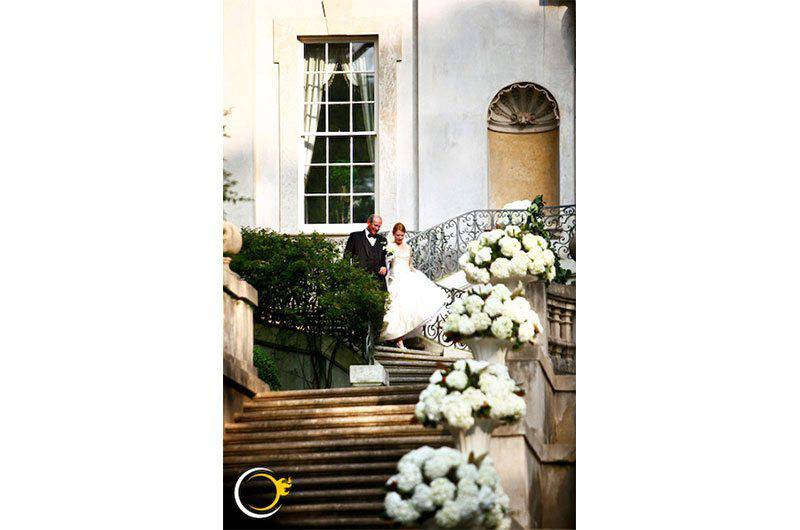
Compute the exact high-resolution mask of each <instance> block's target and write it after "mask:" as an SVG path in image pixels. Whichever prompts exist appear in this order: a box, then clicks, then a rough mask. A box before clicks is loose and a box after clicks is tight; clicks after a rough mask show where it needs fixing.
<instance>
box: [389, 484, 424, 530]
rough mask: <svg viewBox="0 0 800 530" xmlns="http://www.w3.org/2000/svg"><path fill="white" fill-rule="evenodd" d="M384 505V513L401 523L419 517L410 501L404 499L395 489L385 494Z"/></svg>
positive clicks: (406, 522) (412, 520) (410, 521)
mask: <svg viewBox="0 0 800 530" xmlns="http://www.w3.org/2000/svg"><path fill="white" fill-rule="evenodd" d="M383 503H384V506H385V507H386V514H387V515H388V516H389V517H391V518H392V519H394V520H395V521H398V522H400V523H403V524H408V523H412V522H414V521H416V520H417V519H419V516H420V513H419V512H418V511H417V510H415V509H414V506H413V505H412V504H411V502H410V501H404V500H403V499H402V497H400V494H398V493H397V492H396V491H390V492H389V493H387V494H386V497H385V499H384V501H383Z"/></svg>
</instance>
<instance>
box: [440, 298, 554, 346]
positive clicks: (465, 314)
mask: <svg viewBox="0 0 800 530" xmlns="http://www.w3.org/2000/svg"><path fill="white" fill-rule="evenodd" d="M467 293H468V294H467V297H466V298H464V299H463V300H456V301H455V302H453V303H452V304H451V305H450V314H449V315H448V317H447V320H446V321H445V324H444V331H445V334H446V337H447V338H448V339H449V340H463V339H469V338H473V337H475V338H477V337H493V338H497V339H501V340H508V341H510V342H511V343H512V347H514V348H518V347H520V346H522V345H523V344H526V343H533V342H535V341H536V337H538V336H539V335H540V334H541V333H542V332H543V328H542V323H541V321H540V320H539V315H538V314H537V313H536V311H534V310H533V308H532V307H531V304H530V302H528V300H526V299H525V297H524V296H523V295H522V291H521V290H516V291H514V292H513V293H512V292H511V290H509V288H508V287H506V286H505V285H503V284H502V283H499V284H497V285H489V284H479V285H473V286H472V287H470V288H469V289H468V290H467Z"/></svg>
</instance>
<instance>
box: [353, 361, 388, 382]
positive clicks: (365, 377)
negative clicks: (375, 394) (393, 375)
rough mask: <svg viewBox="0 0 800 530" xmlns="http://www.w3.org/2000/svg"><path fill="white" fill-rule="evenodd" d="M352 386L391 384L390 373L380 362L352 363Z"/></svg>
mask: <svg viewBox="0 0 800 530" xmlns="http://www.w3.org/2000/svg"><path fill="white" fill-rule="evenodd" d="M350 384H351V385H352V386H389V375H388V374H387V373H386V369H385V368H384V367H383V365H381V364H379V363H375V364H353V365H350Z"/></svg>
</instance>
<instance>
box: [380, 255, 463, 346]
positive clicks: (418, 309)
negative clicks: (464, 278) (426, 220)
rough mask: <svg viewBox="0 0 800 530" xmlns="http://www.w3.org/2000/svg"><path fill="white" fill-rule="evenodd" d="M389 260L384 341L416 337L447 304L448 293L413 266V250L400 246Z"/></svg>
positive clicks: (382, 337) (382, 338)
mask: <svg viewBox="0 0 800 530" xmlns="http://www.w3.org/2000/svg"><path fill="white" fill-rule="evenodd" d="M390 259H391V261H390V263H389V274H388V275H387V278H386V281H387V289H388V290H389V296H390V298H389V309H388V310H387V311H386V315H385V316H384V317H383V324H384V325H383V331H382V332H381V337H380V340H382V341H395V340H398V339H402V338H406V337H413V336H415V335H417V334H418V333H419V331H420V330H421V329H422V326H424V325H425V324H426V323H427V322H428V321H429V320H431V319H433V318H434V317H435V316H436V315H437V314H438V313H439V311H441V310H442V308H443V307H444V306H445V305H446V304H447V293H446V292H445V291H444V290H442V289H441V288H439V287H438V286H437V285H436V284H435V283H433V282H432V281H430V280H429V279H428V277H427V276H425V275H424V274H422V273H421V272H420V271H418V270H416V269H413V268H412V267H411V247H409V246H408V245H406V244H403V245H402V246H399V247H397V250H395V252H394V256H393V257H392V258H390Z"/></svg>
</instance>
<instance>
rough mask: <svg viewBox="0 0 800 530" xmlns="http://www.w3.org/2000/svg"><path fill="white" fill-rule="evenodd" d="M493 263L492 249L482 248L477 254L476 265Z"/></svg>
mask: <svg viewBox="0 0 800 530" xmlns="http://www.w3.org/2000/svg"><path fill="white" fill-rule="evenodd" d="M490 261H492V249H491V248H489V247H481V249H480V250H479V251H478V252H477V254H475V265H483V264H484V263H489V262H490Z"/></svg>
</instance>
